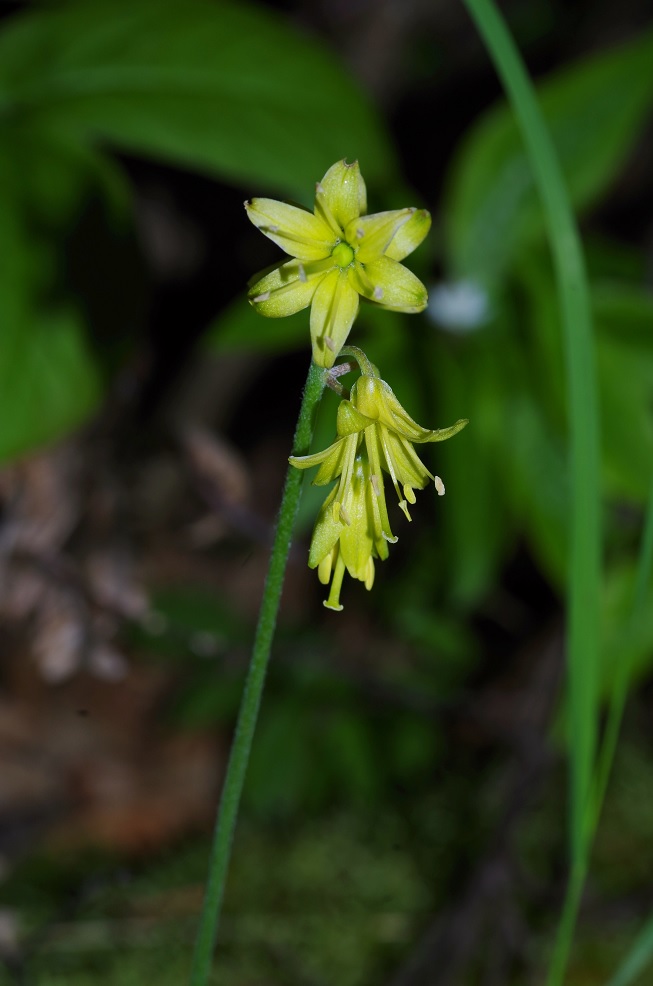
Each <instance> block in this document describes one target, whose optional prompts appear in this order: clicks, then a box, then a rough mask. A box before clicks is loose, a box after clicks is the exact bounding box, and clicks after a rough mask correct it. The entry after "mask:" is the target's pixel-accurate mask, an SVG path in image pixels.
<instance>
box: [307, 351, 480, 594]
mask: <svg viewBox="0 0 653 986" xmlns="http://www.w3.org/2000/svg"><path fill="white" fill-rule="evenodd" d="M361 356H362V354H361ZM362 365H364V366H365V369H366V371H367V372H365V373H363V374H361V376H360V377H359V378H358V380H357V381H356V383H355V384H354V386H353V387H352V391H351V398H350V399H349V400H343V401H341V402H340V406H339V408H338V420H337V437H336V441H335V442H334V443H333V445H330V446H329V448H327V449H325V450H324V451H323V452H317V453H315V454H313V455H304V456H291V457H290V459H289V462H290V463H291V465H293V466H295V467H296V468H297V469H310V468H311V467H313V466H319V467H320V468H319V469H318V472H317V474H316V476H315V479H314V480H313V483H314V485H316V486H323V485H326V484H328V483H331V482H334V481H336V480H337V481H338V482H337V485H336V486H334V488H333V489H332V490H331V492H330V493H329V495H328V497H327V499H326V501H325V502H324V504H323V506H322V509H321V511H320V514H319V517H318V520H317V524H316V526H315V531H314V533H313V539H312V542H311V549H310V554H309V562H308V563H309V567H310V568H318V574H319V577H320V581H321V582H323V583H325V584H326V583H328V581H329V579H330V578H331V576H332V575H333V582H332V585H331V591H330V593H329V598H328V600H327V601H326V602H325V606H328V607H329V608H330V609H341V608H342V607H341V606H340V602H339V598H340V587H341V584H342V579H343V575H344V572H345V570H347V571H348V572H349V574H350V575H351V576H352V578H356V579H360V580H361V581H362V582H364V583H365V585H366V587H367V588H368V589H371V587H372V583H373V581H374V561H373V559H374V558H380V559H382V560H383V559H385V558H387V556H388V544H393V543H394V542H395V541H396V540H397V539H396V537H394V535H393V534H392V530H391V528H390V521H389V518H388V510H387V506H386V500H385V488H384V479H383V474H384V473H387V474H389V475H390V477H391V479H392V482H393V484H394V487H395V490H396V491H397V496H398V499H399V506H400V507H401V509H402V510H403V512H404V513H405V515H406V517H407V518H408V520H410V519H411V518H410V514H409V513H408V503H407V501H408V502H410V503H415V494H414V492H413V491H414V490H416V489H423V488H424V487H425V486H426V485H427V483H428V482H429V480H430V481H433V482H434V483H435V487H436V489H437V491H438V493H439V494H440V495H442V494H443V493H444V485H443V483H442V480H441V479H440V477H439V476H434V475H433V474H432V473H431V472H429V470H428V469H427V468H426V466H425V465H424V463H423V462H422V461H421V459H420V458H419V457H418V455H417V453H416V452H415V449H414V448H413V443H414V442H419V443H424V442H441V441H444V440H445V439H447V438H451V437H452V436H453V435H455V434H456V433H457V432H459V431H460V430H461V429H462V428H464V427H465V425H466V424H467V419H465V418H463V419H461V420H460V421H457V422H456V423H455V424H454V425H452V426H451V427H450V428H439V429H431V430H429V429H427V428H422V427H421V426H420V425H418V424H417V422H416V421H414V420H413V419H412V418H411V417H410V415H409V414H408V413H407V412H406V411H405V410H404V408H403V407H402V406H401V404H400V403H399V401H398V400H397V398H396V397H395V395H394V393H393V392H392V390H391V388H390V387H389V386H388V384H387V383H385V381H383V380H381V379H380V377H379V376H378V374H377V372H376V370H375V368H374V367H373V366H372V365H371V364H370V363H369V362H368V361H367V360H365V361H364V364H362ZM400 486H401V488H402V489H401V490H400ZM402 491H403V497H402Z"/></svg>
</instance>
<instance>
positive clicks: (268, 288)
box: [247, 260, 331, 318]
mask: <svg viewBox="0 0 653 986" xmlns="http://www.w3.org/2000/svg"><path fill="white" fill-rule="evenodd" d="M330 266H331V261H330V260H325V261H316V262H314V263H313V265H312V266H311V265H309V264H306V265H304V264H303V263H302V262H301V261H300V260H289V261H288V262H287V263H285V264H282V265H281V266H280V267H276V268H275V269H274V270H272V271H270V273H269V274H266V275H265V276H264V277H262V278H260V279H259V280H258V281H255V282H254V283H253V284H252V285H251V287H250V288H249V290H248V292H247V298H248V301H249V303H250V305H252V306H253V307H254V308H255V309H256V311H257V312H259V314H261V315H266V316H267V317H268V318H282V317H283V316H284V315H294V314H295V312H300V311H301V310H302V308H307V307H308V305H310V303H311V301H312V300H313V295H314V294H315V289H316V288H317V286H318V284H319V283H320V280H321V279H322V278H323V277H324V276H325V273H326V270H328V268H329V267H330Z"/></svg>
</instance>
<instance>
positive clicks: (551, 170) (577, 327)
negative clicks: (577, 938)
mask: <svg viewBox="0 0 653 986" xmlns="http://www.w3.org/2000/svg"><path fill="white" fill-rule="evenodd" d="M464 3H465V5H466V7H467V9H468V11H469V13H470V14H471V16H472V18H473V19H474V21H475V23H476V26H477V28H478V30H479V32H480V34H481V35H482V37H483V40H484V42H485V45H486V47H487V50H488V52H489V54H490V56H491V58H492V60H493V62H494V65H495V68H496V70H497V72H498V74H499V76H500V77H501V80H502V82H503V85H504V88H505V91H506V95H507V97H508V99H509V101H510V103H511V104H512V108H513V111H514V113H515V117H516V120H517V123H518V125H519V128H520V130H521V135H522V139H523V141H524V145H525V148H526V152H527V154H528V157H529V160H530V166H531V169H532V172H533V177H534V180H535V184H536V187H537V189H538V191H539V194H540V198H541V201H542V205H543V209H544V216H545V220H546V225H547V232H548V237H549V242H550V245H551V252H552V254H553V260H554V264H555V271H556V282H557V288H558V299H559V304H560V311H561V315H562V326H563V335H564V343H565V358H566V359H565V361H566V373H567V403H568V416H569V431H570V464H569V466H570V468H569V472H570V480H571V498H570V504H569V508H570V510H569V514H570V525H569V531H570V552H569V566H568V579H567V601H568V614H569V615H568V624H569V629H568V635H567V636H568V640H567V690H568V695H569V727H568V728H569V740H568V743H569V755H570V762H571V770H570V780H571V784H570V806H571V811H570V855H571V875H570V881H569V884H568V888H567V900H566V903H565V907H564V912H563V919H562V921H561V923H560V924H559V927H558V936H557V941H556V945H555V949H554V957H553V963H552V966H551V969H550V972H549V977H548V979H547V986H561V984H562V982H563V980H564V976H565V970H566V967H567V961H568V957H569V952H570V947H571V941H572V936H573V930H574V924H575V920H576V915H577V911H578V906H579V903H580V899H581V896H582V888H583V882H584V878H585V873H586V870H587V863H588V856H589V850H590V846H591V839H592V834H593V833H592V832H591V831H590V825H589V821H590V818H591V816H590V813H589V810H588V809H589V807H590V804H591V797H592V778H593V772H594V768H595V762H596V749H597V720H598V708H599V691H598V657H599V625H600V620H599V615H600V585H601V568H602V558H601V512H600V511H601V501H600V489H601V487H600V479H601V476H600V447H599V402H598V385H597V373H596V355H595V346H594V339H593V335H592V319H591V312H590V304H589V288H588V281H587V274H586V272H585V263H584V258H583V252H582V247H581V243H580V238H579V235H578V230H577V227H576V223H575V220H574V215H573V212H572V209H571V203H570V201H569V196H568V193H567V188H566V182H565V177H564V175H563V173H562V169H561V167H560V162H559V160H558V156H557V153H556V149H555V147H554V145H553V142H552V139H551V136H550V134H549V131H548V129H547V125H546V122H545V120H544V117H543V115H542V110H541V109H540V106H539V104H538V100H537V96H536V93H535V91H534V87H533V84H532V82H531V81H530V79H529V77H528V74H527V72H526V69H525V68H524V65H523V62H522V59H521V57H520V54H519V51H518V50H517V48H516V46H515V44H514V41H513V40H512V37H511V36H510V33H509V31H508V29H507V27H506V24H505V22H504V20H503V17H502V15H501V13H500V11H499V9H498V6H497V5H496V4H495V3H494V2H493V0H464Z"/></svg>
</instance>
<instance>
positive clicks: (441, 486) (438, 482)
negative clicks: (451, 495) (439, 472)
mask: <svg viewBox="0 0 653 986" xmlns="http://www.w3.org/2000/svg"><path fill="white" fill-rule="evenodd" d="M433 479H434V482H435V488H436V490H437V491H438V496H444V483H443V482H442V480H441V479H440V477H439V476H434V477H433Z"/></svg>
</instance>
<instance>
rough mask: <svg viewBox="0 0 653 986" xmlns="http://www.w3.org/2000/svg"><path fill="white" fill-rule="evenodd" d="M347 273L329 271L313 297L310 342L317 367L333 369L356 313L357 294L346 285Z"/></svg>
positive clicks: (347, 283) (347, 280) (347, 282)
mask: <svg viewBox="0 0 653 986" xmlns="http://www.w3.org/2000/svg"><path fill="white" fill-rule="evenodd" d="M348 275H349V271H341V270H339V269H338V270H333V271H329V272H328V273H327V274H326V275H325V276H324V277H323V278H322V280H321V281H320V283H319V284H318V286H317V289H316V291H315V294H314V295H313V305H312V307H311V340H312V343H313V359H314V360H315V362H316V363H317V365H318V366H325V367H327V369H328V368H329V367H331V366H333V364H334V362H335V359H336V357H337V356H338V353H339V352H340V350H341V349H342V347H343V346H344V344H345V342H346V339H347V336H348V335H349V330H350V329H351V327H352V324H353V321H354V319H355V318H356V314H357V312H358V293H357V292H356V291H355V290H354V288H353V287H352V286H351V284H350V283H349V276H348Z"/></svg>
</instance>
